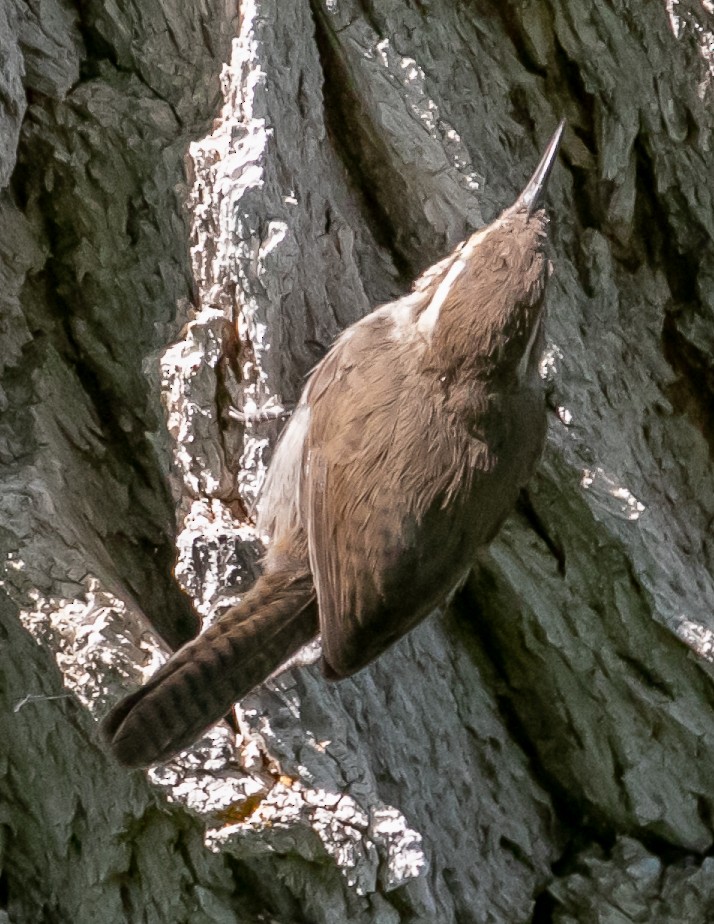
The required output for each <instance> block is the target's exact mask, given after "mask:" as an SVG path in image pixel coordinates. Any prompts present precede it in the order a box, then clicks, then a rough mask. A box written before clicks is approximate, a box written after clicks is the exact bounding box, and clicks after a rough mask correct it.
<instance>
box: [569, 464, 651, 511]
mask: <svg viewBox="0 0 714 924" xmlns="http://www.w3.org/2000/svg"><path fill="white" fill-rule="evenodd" d="M580 486H581V487H582V488H583V489H584V490H585V491H587V492H588V493H589V494H591V495H592V497H593V499H594V500H595V501H596V502H597V504H598V506H599V507H601V508H602V509H604V510H606V511H607V512H608V513H610V514H613V515H615V516H617V517H620V518H622V519H625V520H639V518H640V516H641V515H642V514H643V513H644V511H645V509H646V508H645V505H644V504H643V503H642V502H641V501H639V500H638V499H637V498H636V497H635V495H634V494H633V493H632V492H631V491H630V490H629V489H628V488H626V487H625V486H624V485H622V484H619V483H618V482H617V481H616V479H614V478H613V477H612V476H611V475H608V474H607V473H606V472H605V471H604V469H602V468H600V467H599V466H597V467H596V468H594V469H590V468H585V469H583V471H582V475H581V478H580Z"/></svg>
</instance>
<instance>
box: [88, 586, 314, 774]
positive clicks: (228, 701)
mask: <svg viewBox="0 0 714 924" xmlns="http://www.w3.org/2000/svg"><path fill="white" fill-rule="evenodd" d="M317 632H318V611H317V602H316V598H315V588H314V585H313V581H312V575H311V574H310V573H309V572H307V571H300V572H295V571H289V572H288V571H278V572H274V573H272V574H265V575H263V576H262V577H260V578H259V579H258V581H257V582H256V583H255V585H254V586H253V587H252V588H251V590H250V591H249V592H248V593H247V594H246V595H245V597H243V599H242V600H241V602H240V603H239V604H238V606H234V607H233V608H232V609H230V610H228V611H227V612H226V613H224V614H223V616H221V618H220V619H219V620H218V621H217V622H216V623H214V625H212V626H210V627H209V628H208V629H207V630H206V631H205V632H204V633H203V634H202V635H199V636H198V638H195V639H193V640H192V641H190V642H188V644H186V645H184V646H183V648H180V649H179V650H178V651H177V652H176V653H175V654H174V655H173V657H172V658H171V659H170V660H169V661H167V662H166V664H164V666H163V667H162V668H160V669H159V670H158V671H157V673H156V674H155V675H154V676H153V677H152V678H151V680H150V681H149V682H148V683H147V684H146V685H145V686H143V687H142V688H141V689H140V690H137V692H136V693H132V694H131V695H130V696H127V697H126V698H125V699H123V700H121V702H119V703H118V704H117V705H116V706H115V707H114V709H112V711H111V712H110V713H109V715H108V716H107V717H106V719H105V720H104V722H103V723H102V733H103V735H104V736H105V738H106V739H107V741H108V742H109V745H110V747H111V750H112V752H113V753H114V756H115V757H116V759H117V760H118V761H119V763H121V764H123V765H124V766H126V767H144V766H147V765H148V764H152V763H156V762H158V761H163V760H168V758H169V757H171V756H172V755H174V754H175V753H176V752H177V751H180V750H181V749H182V748H185V747H188V745H189V744H191V742H193V741H195V740H196V738H198V737H199V736H200V734H201V733H202V732H204V731H205V730H206V729H207V728H209V727H210V726H211V725H213V724H214V723H215V722H217V721H218V720H219V719H220V718H221V717H222V716H223V715H225V714H226V712H227V711H228V710H229V709H230V707H231V705H232V704H233V703H234V702H236V701H238V700H239V699H240V698H241V697H242V696H245V695H246V694H247V693H249V692H250V691H251V690H252V689H253V687H255V686H257V684H259V683H260V682H261V681H263V680H265V678H266V677H268V676H269V675H270V674H271V673H272V672H273V671H274V670H275V669H276V668H277V667H279V666H280V664H282V663H283V661H285V660H287V659H288V658H289V657H290V656H291V655H292V654H294V653H295V652H296V651H297V650H298V649H299V648H301V647H302V646H303V645H305V644H306V643H307V642H309V641H310V640H311V639H312V638H314V637H315V636H316V635H317Z"/></svg>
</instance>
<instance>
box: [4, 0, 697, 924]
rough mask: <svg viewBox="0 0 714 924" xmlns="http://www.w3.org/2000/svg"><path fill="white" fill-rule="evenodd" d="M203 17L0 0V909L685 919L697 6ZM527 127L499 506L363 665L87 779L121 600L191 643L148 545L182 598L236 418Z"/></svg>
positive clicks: (232, 533)
mask: <svg viewBox="0 0 714 924" xmlns="http://www.w3.org/2000/svg"><path fill="white" fill-rule="evenodd" d="M236 12H237V11H236V9H235V7H234V5H233V4H228V3H223V2H219V0H202V2H199V3H188V4H171V3H161V2H159V0H141V2H139V0H137V2H125V3H122V4H120V5H119V4H116V5H115V4H109V3H104V2H99V0H83V2H80V3H78V4H76V5H73V4H71V3H70V2H68V0H67V2H64V0H43V2H41V3H40V2H38V0H37V2H36V0H22V2H20V3H18V2H17V0H0V62H2V67H0V187H1V189H2V192H0V331H1V338H2V340H1V342H2V350H1V351H0V408H1V410H2V417H0V463H1V468H0V527H1V529H0V548H1V549H2V552H3V556H4V558H5V562H6V568H5V578H4V587H5V591H6V593H3V597H2V600H1V601H0V678H1V680H2V682H1V683H0V741H2V742H4V745H3V746H2V747H1V748H0V865H1V866H2V876H1V877H0V908H4V909H5V910H4V911H0V916H2V915H4V916H5V919H9V920H10V921H12V922H15V924H30V922H32V924H34V922H45V921H46V922H70V921H71V922H73V924H85V922H86V924H96V922H105V921H106V922H121V921H150V922H176V921H189V920H190V921H191V922H202V921H207V922H208V921H211V922H232V921H258V920H263V921H268V920H273V921H278V922H285V924H288V922H307V921H309V922H316V924H333V922H334V924H342V922H345V921H354V922H362V921H364V922H379V924H396V922H400V921H411V922H425V924H426V922H434V924H450V922H459V924H461V922H474V924H476V922H478V924H486V922H490V924H511V922H520V921H523V922H526V921H533V922H534V924H535V922H537V924H543V922H548V921H552V922H557V924H565V922H568V924H570V922H596V921H597V922H600V924H603V922H606V924H621V922H627V921H632V922H635V921H637V922H642V921H647V922H650V921H652V922H658V924H659V922H661V924H665V922H679V921H682V922H685V921H686V922H688V924H690V922H693V924H699V922H701V924H705V922H709V921H711V920H713V919H714V877H713V876H712V858H711V856H710V854H711V853H712V850H713V847H714V786H713V785H712V781H714V710H713V709H712V707H713V706H714V685H713V683H712V680H713V679H714V676H713V673H714V672H713V671H712V666H711V664H712V661H713V660H714V617H713V616H712V613H713V612H714V578H713V577H712V574H713V572H714V544H713V543H712V540H711V535H710V533H711V529H710V526H711V523H712V519H713V518H714V469H713V467H712V448H713V447H714V416H713V415H712V410H711V408H712V392H713V391H714V361H713V360H712V356H713V355H714V243H713V242H714V186H713V185H712V181H711V176H712V175H713V170H714V154H713V153H712V142H713V138H712V123H713V121H714V116H713V115H712V112H713V111H714V110H713V109H712V93H713V92H714V89H713V87H712V75H713V73H714V70H713V65H712V53H711V48H712V45H713V44H714V36H713V35H712V31H711V30H712V29H713V28H714V22H713V21H712V20H713V16H712V13H711V8H710V4H709V3H707V2H705V3H703V4H702V5H700V4H699V3H698V2H695V0H680V2H679V3H676V4H675V3H671V2H670V3H666V2H664V0H662V3H655V2H653V3H649V4H641V3H635V2H632V0H629V2H628V0H617V2H615V3H612V2H609V0H608V2H606V0H594V2H587V3H586V2H581V0H563V2H553V3H551V2H542V3H535V2H532V3H515V2H514V3H502V2H495V0H494V2H485V0H482V2H474V3H471V4H453V3H446V2H439V0H434V2H409V0H386V2H383V3H379V4H370V3H364V2H357V0H354V2H349V0H313V2H312V3H310V2H308V0H243V2H242V3H241V4H240V9H239V11H238V15H236ZM563 115H564V116H566V117H567V119H568V130H567V133H566V138H565V142H564V145H563V154H562V158H561V163H560V165H559V167H558V168H557V170H556V172H555V174H554V176H553V179H552V181H551V187H550V197H549V198H550V207H549V208H550V214H551V216H552V224H551V231H552V239H553V262H554V264H555V267H556V276H555V278H554V280H553V281H552V283H551V286H550V302H549V303H550V313H549V321H548V338H549V351H548V356H547V359H546V362H545V363H544V367H543V373H544V375H546V376H547V377H548V380H549V382H550V392H549V394H550V399H549V401H550V407H551V410H552V413H551V415H550V421H551V423H550V432H549V441H548V447H547V451H546V454H545V457H544V460H543V463H542V465H541V466H540V469H539V472H538V474H537V477H536V478H535V479H534V481H533V483H532V484H531V486H530V488H529V490H528V492H527V495H525V496H524V497H523V500H522V503H521V504H520V508H519V511H518V512H517V513H516V514H515V515H514V516H513V517H512V519H511V520H510V521H509V523H508V525H507V527H506V528H505V529H504V530H503V533H502V535H501V536H500V538H499V539H498V541H497V542H496V543H495V544H494V546H493V547H492V550H491V552H490V554H489V555H488V556H484V559H483V561H482V562H480V563H479V564H478V567H477V568H476V570H475V573H474V577H473V579H472V580H471V581H470V583H469V585H468V586H467V588H466V589H465V591H464V592H463V593H462V594H461V595H460V597H459V599H458V600H457V601H456V603H455V605H454V606H453V607H452V609H451V610H450V611H449V612H448V613H444V614H438V615H436V616H434V617H432V618H431V619H430V620H428V621H427V622H426V623H425V624H424V625H423V626H421V627H420V628H419V629H418V630H417V631H415V632H414V633H413V634H412V635H410V636H409V637H408V638H407V639H406V640H404V641H403V642H402V643H400V644H398V645H396V646H395V647H394V648H393V649H392V650H391V651H390V652H388V653H387V654H386V655H385V656H384V657H383V658H382V659H380V661H379V662H378V663H377V664H375V665H374V666H373V667H371V668H369V669H367V670H366V671H364V672H363V673H361V674H360V675H358V676H357V677H355V678H354V679H352V680H349V681H347V682H344V683H342V684H340V685H339V686H331V685H327V684H326V683H324V682H323V681H322V680H321V679H320V676H319V672H318V671H317V669H316V668H315V667H296V668H294V669H293V670H291V671H289V672H287V673H285V674H283V675H281V676H280V677H278V678H277V679H275V680H273V681H271V682H269V683H268V684H266V686H265V687H264V688H263V689H261V690H259V691H257V692H255V693H254V694H252V695H251V696H250V697H249V698H248V700H247V701H245V702H244V704H243V707H244V709H243V713H242V717H241V722H242V727H243V740H242V743H241V744H240V746H239V747H238V748H237V749H234V747H233V745H232V739H231V736H230V734H229V733H228V731H227V729H222V728H218V729H216V730H215V731H214V732H212V733H211V734H209V735H208V736H207V737H206V738H205V739H204V740H203V741H202V742H201V743H199V745H198V746H197V747H196V748H195V749H194V750H193V751H192V752H190V753H189V754H187V755H186V756H184V757H182V758H181V759H180V760H177V761H174V762H172V763H171V764H170V765H167V766H166V767H162V768H157V770H156V771H153V772H152V773H151V774H150V779H149V780H147V778H146V775H145V774H142V773H135V774H127V773H125V772H123V771H121V770H120V769H119V768H117V767H116V766H114V765H113V764H112V762H111V760H110V759H109V758H108V756H107V755H106V754H105V753H104V751H103V750H102V748H101V746H100V744H99V742H98V740H97V736H96V731H95V724H94V721H93V719H92V718H91V715H90V713H94V714H95V716H96V715H101V714H102V713H103V712H104V711H106V709H107V707H108V704H109V703H110V702H111V701H113V700H114V699H115V698H116V697H117V696H118V695H119V694H120V692H121V690H122V689H127V688H128V687H129V686H130V685H131V684H132V683H135V682H137V681H138V680H140V679H141V676H142V675H143V674H142V672H143V673H147V672H148V671H150V670H151V669H152V667H153V665H155V663H156V662H157V659H158V658H159V657H160V656H161V653H160V650H159V646H158V645H157V644H156V643H155V641H153V640H152V636H151V633H150V632H149V630H148V628H147V623H146V622H145V621H144V618H143V616H142V615H141V614H142V613H143V614H144V615H145V616H146V618H147V619H148V620H150V622H151V623H152V624H153V626H154V629H155V630H156V631H157V632H158V633H159V634H160V635H161V636H162V637H163V639H164V641H165V642H166V643H167V644H168V645H169V646H172V645H176V644H178V643H180V642H181V641H182V640H183V639H185V638H187V637H188V636H189V635H190V634H191V633H192V632H193V631H194V630H195V627H196V625H197V617H196V611H195V609H194V608H193V607H192V606H191V604H190V602H189V596H188V595H187V594H185V593H183V592H182V591H180V590H179V589H178V586H177V585H176V583H175V582H174V579H173V577H172V574H171V568H172V564H173V560H174V555H175V546H176V542H178V550H179V551H178V565H177V569H176V571H177V574H178V576H179V577H180V579H181V581H182V583H183V585H184V587H185V588H186V589H187V591H188V592H189V594H190V596H191V597H192V598H193V600H194V603H195V606H196V608H197V610H198V611H199V612H201V613H204V614H207V613H209V611H211V610H214V609H218V608H221V607H223V606H225V605H227V604H230V602H231V599H232V597H233V596H234V595H235V594H238V593H240V590H241V587H242V586H243V587H244V586H245V582H246V581H250V580H252V577H253V576H254V574H255V565H256V560H257V557H258V555H259V554H260V541H259V537H256V536H255V535H254V531H253V529H252V527H251V522H250V517H249V515H248V512H249V508H250V506H251V503H252V499H253V498H254V496H255V491H256V487H257V485H258V483H259V481H260V477H261V476H262V474H263V472H264V469H265V465H266V462H267V460H268V458H269V452H270V446H271V445H272V443H273V441H274V439H275V437H276V435H277V433H278V431H279V427H280V422H279V421H278V420H275V421H272V422H267V423H260V422H255V423H251V422H250V421H248V422H246V420H245V417H246V415H247V416H250V414H251V412H252V411H254V410H255V408H256V407H257V408H266V407H267V408H278V409H279V408H280V407H282V406H289V405H290V403H291V402H294V401H295V399H296V397H297V395H298V394H299V391H300V388H301V384H302V381H303V377H304V375H305V374H306V373H307V371H308V370H309V369H310V367H311V365H312V364H313V363H314V362H315V360H316V359H317V358H319V356H320V355H322V353H323V352H324V350H325V349H326V348H327V347H328V346H329V344H330V343H331V341H332V340H333V339H334V337H335V335H336V334H337V333H338V332H339V331H340V330H341V329H342V328H343V327H344V326H346V325H347V324H349V323H351V322H353V321H354V320H356V319H357V318H359V317H361V316H362V315H363V314H364V313H365V312H366V311H368V310H369V308H370V307H373V306H374V305H376V304H377V303H378V302H379V301H383V300H386V299H388V298H390V297H392V296H394V295H397V294H399V293H401V292H403V291H405V289H406V288H407V287H408V285H409V283H410V281H411V280H412V279H413V278H414V277H415V276H416V275H417V273H418V272H419V271H420V270H422V269H423V268H424V267H425V266H427V265H428V264H429V263H430V262H433V261H434V260H436V259H437V258H439V257H441V256H443V255H444V254H445V253H446V252H447V251H448V249H449V248H450V247H451V246H453V245H454V244H455V243H456V242H457V241H458V240H459V239H461V238H462V237H463V236H464V235H465V234H466V233H467V232H468V231H469V230H471V229H473V228H474V227H477V226H478V225H480V224H481V223H482V221H483V220H489V219H490V218H491V217H493V215H494V214H495V213H496V212H497V211H498V210H499V209H500V208H502V207H503V206H505V205H507V204H509V203H510V201H511V200H512V198H513V196H514V194H515V192H516V191H517V190H518V189H519V187H520V185H521V183H522V182H523V180H524V179H525V178H526V177H527V175H528V174H529V172H530V169H531V168H532V166H533V165H534V163H535V160H536V157H537V154H538V152H539V150H540V147H541V146H542V143H543V142H544V140H545V139H546V138H547V137H548V135H549V134H550V132H551V131H552V129H553V127H554V126H555V124H556V122H557V120H558V119H559V118H560V117H561V116H563ZM187 152H188V157H186V155H187ZM186 322H188V323H186ZM181 324H185V326H184V328H183V330H181V331H180V330H179V329H180V326H181ZM161 398H163V402H164V406H165V407H164V409H165V412H166V419H167V421H168V428H167V427H166V425H165V418H164V414H163V413H162V409H161V406H160V399H161ZM231 408H233V409H237V410H238V412H239V414H238V415H236V414H235V412H234V411H233V412H232V411H231ZM241 414H242V415H243V416H241ZM172 454H173V464H172V466H171V469H170V463H171V460H172ZM169 472H171V474H169ZM172 488H173V497H172V490H171V489H172ZM174 502H177V503H178V510H179V520H178V522H179V534H178V537H176V535H175V520H174V507H175V505H174ZM33 636H34V638H33ZM57 665H59V669H58V667H57ZM63 682H64V686H63ZM204 828H206V829H207V830H208V833H207V834H206V835H205V837H202V834H203V829H204Z"/></svg>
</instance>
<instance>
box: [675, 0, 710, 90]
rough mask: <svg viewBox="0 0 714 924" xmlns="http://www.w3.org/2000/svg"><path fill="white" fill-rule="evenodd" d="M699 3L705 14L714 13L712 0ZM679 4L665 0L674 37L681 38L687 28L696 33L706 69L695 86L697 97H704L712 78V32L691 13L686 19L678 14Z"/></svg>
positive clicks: (678, 1)
mask: <svg viewBox="0 0 714 924" xmlns="http://www.w3.org/2000/svg"><path fill="white" fill-rule="evenodd" d="M701 5H702V8H703V9H704V11H705V12H706V13H707V14H710V15H711V14H712V13H714V2H712V0H701ZM679 6H680V0H665V7H666V10H667V15H668V17H669V23H670V26H671V29H672V34H673V35H674V37H675V38H677V39H681V38H682V36H683V35H684V34H685V32H686V30H687V28H691V29H693V30H694V33H695V35H696V38H697V43H698V45H699V50H700V52H701V55H702V58H703V59H704V61H705V62H706V65H707V70H708V74H707V77H706V78H705V79H704V80H703V81H701V82H700V84H699V86H698V88H697V91H698V94H699V98H700V99H704V97H705V96H706V95H707V92H708V91H709V89H710V87H711V85H712V80H713V79H714V33H712V31H711V30H710V29H707V28H706V27H705V26H704V25H703V24H702V23H701V22H699V21H698V20H696V19H694V18H693V17H692V16H691V15H687V16H686V19H685V18H684V17H682V16H681V15H680V14H679Z"/></svg>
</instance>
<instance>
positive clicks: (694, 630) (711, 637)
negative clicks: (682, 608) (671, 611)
mask: <svg viewBox="0 0 714 924" xmlns="http://www.w3.org/2000/svg"><path fill="white" fill-rule="evenodd" d="M672 629H673V630H674V633H675V635H677V637H678V638H680V639H681V640H682V641H683V642H684V644H685V645H686V646H687V647H688V648H691V649H692V651H694V652H696V654H698V655H699V657H701V658H704V659H705V660H707V661H710V662H711V663H714V632H712V631H711V629H708V628H707V627H706V626H703V625H702V624H701V623H700V622H692V620H691V619H688V618H687V617H686V616H684V615H680V616H679V618H678V619H676V620H675V621H674V622H673V624H672Z"/></svg>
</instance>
